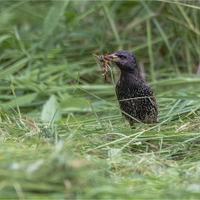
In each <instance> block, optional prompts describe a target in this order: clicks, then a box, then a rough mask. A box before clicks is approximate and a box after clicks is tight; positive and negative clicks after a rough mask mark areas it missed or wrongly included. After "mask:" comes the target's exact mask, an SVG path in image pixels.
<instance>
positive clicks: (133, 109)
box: [105, 51, 158, 126]
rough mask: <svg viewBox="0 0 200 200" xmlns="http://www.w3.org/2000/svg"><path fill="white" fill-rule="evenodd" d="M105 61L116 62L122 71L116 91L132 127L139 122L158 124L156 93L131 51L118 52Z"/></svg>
mask: <svg viewBox="0 0 200 200" xmlns="http://www.w3.org/2000/svg"><path fill="white" fill-rule="evenodd" d="M105 59H107V60H112V61H114V62H115V63H116V65H117V66H118V67H119V69H120V71H121V76H120V79H119V81H118V83H117V85H116V88H115V90H116V95H117V98H118V101H119V105H120V109H121V111H122V114H123V115H124V116H125V118H126V119H127V120H128V122H129V124H130V126H134V123H138V122H142V123H145V124H152V123H156V122H158V118H157V117H158V109H157V105H156V99H155V97H153V96H154V93H153V91H152V90H151V88H150V87H149V85H148V84H147V83H146V81H145V80H144V79H143V77H142V76H141V75H140V72H139V69H138V65H137V62H136V59H135V56H134V55H133V54H132V53H130V52H129V51H117V52H115V53H114V54H109V56H107V55H106V56H105ZM141 97H143V98H141Z"/></svg>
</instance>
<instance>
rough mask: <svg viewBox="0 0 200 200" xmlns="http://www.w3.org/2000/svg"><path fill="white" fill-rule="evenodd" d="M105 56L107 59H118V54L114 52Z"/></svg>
mask: <svg viewBox="0 0 200 200" xmlns="http://www.w3.org/2000/svg"><path fill="white" fill-rule="evenodd" d="M107 58H108V59H109V60H112V61H116V62H117V61H118V56H117V55H115V54H114V53H113V54H109V55H108V56H107Z"/></svg>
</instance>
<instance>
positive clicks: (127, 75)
mask: <svg viewBox="0 0 200 200" xmlns="http://www.w3.org/2000/svg"><path fill="white" fill-rule="evenodd" d="M133 79H134V80H137V79H142V76H141V75H140V72H139V70H138V68H136V69H134V70H132V71H124V70H121V76H120V80H126V81H127V80H133Z"/></svg>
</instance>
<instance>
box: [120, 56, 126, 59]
mask: <svg viewBox="0 0 200 200" xmlns="http://www.w3.org/2000/svg"><path fill="white" fill-rule="evenodd" d="M118 57H120V58H122V59H123V58H126V56H125V55H118Z"/></svg>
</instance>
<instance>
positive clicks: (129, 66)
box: [107, 51, 138, 73]
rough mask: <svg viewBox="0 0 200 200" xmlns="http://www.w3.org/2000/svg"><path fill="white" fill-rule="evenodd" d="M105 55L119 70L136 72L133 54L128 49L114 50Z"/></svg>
mask: <svg viewBox="0 0 200 200" xmlns="http://www.w3.org/2000/svg"><path fill="white" fill-rule="evenodd" d="M107 57H108V59H109V60H112V61H114V62H115V63H116V65H117V66H118V67H119V68H120V70H121V71H126V72H130V73H134V72H136V71H137V72H138V66H137V62H136V59H135V56H134V55H133V54H132V53H131V52H129V51H116V52H115V53H114V54H110V55H109V56H107Z"/></svg>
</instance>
